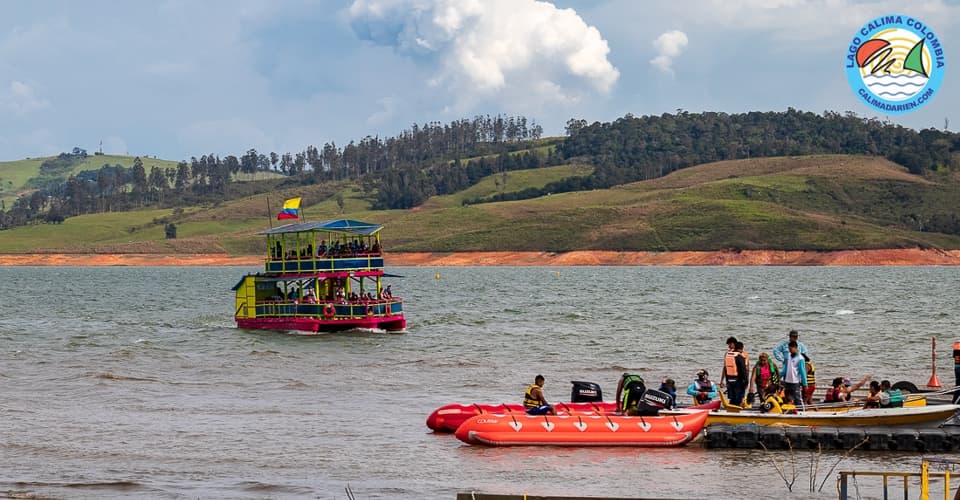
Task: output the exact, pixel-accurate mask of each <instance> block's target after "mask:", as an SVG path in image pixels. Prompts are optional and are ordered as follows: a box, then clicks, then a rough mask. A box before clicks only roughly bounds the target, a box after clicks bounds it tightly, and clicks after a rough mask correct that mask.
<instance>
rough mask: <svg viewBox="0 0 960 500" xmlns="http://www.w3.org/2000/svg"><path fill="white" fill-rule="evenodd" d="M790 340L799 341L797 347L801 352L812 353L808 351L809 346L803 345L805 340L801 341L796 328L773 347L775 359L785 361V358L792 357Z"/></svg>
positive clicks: (779, 361)
mask: <svg viewBox="0 0 960 500" xmlns="http://www.w3.org/2000/svg"><path fill="white" fill-rule="evenodd" d="M790 342H796V343H797V349H798V350H799V351H800V354H810V353H809V351H807V346H805V345H803V342H800V333H799V332H797V331H796V330H790V335H789V337H788V338H787V340H784V341H783V342H780V343H779V344H777V346H776V347H774V348H773V359H775V360H777V362H778V363H783V361H784V360H786V359H787V358H789V357H790Z"/></svg>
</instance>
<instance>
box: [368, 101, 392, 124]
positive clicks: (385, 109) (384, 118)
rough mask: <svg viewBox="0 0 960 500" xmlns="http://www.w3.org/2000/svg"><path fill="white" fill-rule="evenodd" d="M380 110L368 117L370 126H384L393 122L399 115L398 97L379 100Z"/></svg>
mask: <svg viewBox="0 0 960 500" xmlns="http://www.w3.org/2000/svg"><path fill="white" fill-rule="evenodd" d="M377 103H378V104H380V109H378V110H377V111H375V112H374V113H373V114H371V115H370V116H368V117H367V123H368V124H370V125H383V124H384V123H387V122H389V121H390V120H392V119H393V118H394V117H395V116H396V114H397V107H398V104H399V103H398V100H397V98H396V97H382V98H380V99H378V100H377Z"/></svg>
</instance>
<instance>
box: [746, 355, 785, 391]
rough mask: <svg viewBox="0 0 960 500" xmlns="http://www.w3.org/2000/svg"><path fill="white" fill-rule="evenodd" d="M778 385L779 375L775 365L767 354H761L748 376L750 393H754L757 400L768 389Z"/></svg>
mask: <svg viewBox="0 0 960 500" xmlns="http://www.w3.org/2000/svg"><path fill="white" fill-rule="evenodd" d="M779 384H780V373H779V371H778V369H777V365H776V364H775V363H774V362H773V361H771V360H770V355H769V354H767V353H765V352H761V353H760V357H759V359H758V360H757V364H756V366H754V367H753V371H752V373H751V374H750V392H753V393H756V394H757V398H758V399H759V398H762V397H763V395H764V394H766V393H767V388H768V387H770V386H774V385H779ZM761 400H762V399H761Z"/></svg>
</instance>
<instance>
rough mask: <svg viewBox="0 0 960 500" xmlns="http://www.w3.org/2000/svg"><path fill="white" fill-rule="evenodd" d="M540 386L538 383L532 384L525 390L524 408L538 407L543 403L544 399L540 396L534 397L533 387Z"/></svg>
mask: <svg viewBox="0 0 960 500" xmlns="http://www.w3.org/2000/svg"><path fill="white" fill-rule="evenodd" d="M534 387H536V388H539V387H540V386H539V385H537V384H530V385H528V386H527V390H526V391H523V407H524V408H536V407H538V406H540V405H541V404H543V402H542V400H541V399H539V398H534V397H533V388H534Z"/></svg>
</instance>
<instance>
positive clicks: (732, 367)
mask: <svg viewBox="0 0 960 500" xmlns="http://www.w3.org/2000/svg"><path fill="white" fill-rule="evenodd" d="M738 345H740V346H741V349H740V350H737V346H738ZM742 346H743V344H741V343H740V342H738V341H737V339H736V337H730V338H728V339H727V352H725V353H724V354H723V372H722V376H721V377H720V387H724V386H726V388H727V400H728V401H730V404H734V405H737V406H740V405H742V404H743V397H744V396H745V395H746V392H747V383H748V382H749V381H750V375H749V373H748V372H747V361H746V358H745V357H744V356H743V355H742V354H741V351H742V349H743V347H742Z"/></svg>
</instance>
